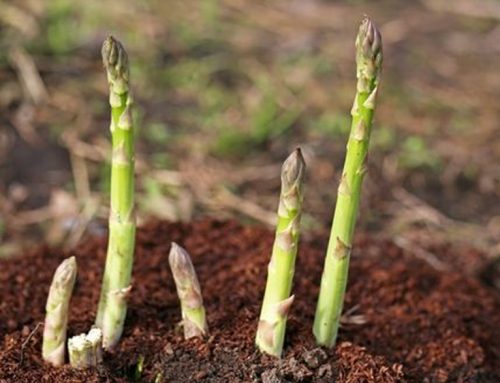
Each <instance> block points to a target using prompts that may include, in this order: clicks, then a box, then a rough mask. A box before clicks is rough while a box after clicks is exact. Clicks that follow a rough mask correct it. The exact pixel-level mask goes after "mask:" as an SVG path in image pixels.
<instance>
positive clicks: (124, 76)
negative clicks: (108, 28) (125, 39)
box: [101, 36, 129, 94]
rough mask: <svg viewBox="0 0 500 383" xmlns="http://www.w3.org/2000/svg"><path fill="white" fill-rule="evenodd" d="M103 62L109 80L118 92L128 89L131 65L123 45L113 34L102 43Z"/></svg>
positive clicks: (121, 92)
mask: <svg viewBox="0 0 500 383" xmlns="http://www.w3.org/2000/svg"><path fill="white" fill-rule="evenodd" d="M101 54H102V62H103V64H104V68H105V69H106V72H107V75H108V81H109V83H110V85H111V87H112V88H113V91H114V92H115V93H117V94H123V93H125V92H127V91H128V81H129V65H128V55H127V52H126V51H125V48H123V45H122V44H121V43H120V42H119V41H118V40H116V39H115V38H114V37H113V36H109V37H108V38H107V39H106V40H105V41H104V43H103V44H102V50H101Z"/></svg>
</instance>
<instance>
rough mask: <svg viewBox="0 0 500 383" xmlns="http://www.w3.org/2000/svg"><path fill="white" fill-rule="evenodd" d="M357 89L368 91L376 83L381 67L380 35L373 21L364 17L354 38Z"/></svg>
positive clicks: (374, 86)
mask: <svg viewBox="0 0 500 383" xmlns="http://www.w3.org/2000/svg"><path fill="white" fill-rule="evenodd" d="M356 65H357V78H358V91H359V92H368V93H370V92H371V91H372V88H376V86H377V85H378V77H379V72H380V69H381V67H382V36H381V35H380V32H379V30H378V29H377V27H376V26H375V23H373V21H372V20H371V19H370V18H368V17H365V18H364V19H363V21H362V22H361V25H360V27H359V31H358V36H357V38H356Z"/></svg>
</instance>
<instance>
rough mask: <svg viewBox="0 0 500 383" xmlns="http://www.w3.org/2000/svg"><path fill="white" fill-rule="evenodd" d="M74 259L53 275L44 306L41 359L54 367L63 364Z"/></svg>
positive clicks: (66, 260)
mask: <svg viewBox="0 0 500 383" xmlns="http://www.w3.org/2000/svg"><path fill="white" fill-rule="evenodd" d="M76 271H77V265H76V259H75V257H70V258H67V259H65V260H64V261H63V262H62V263H61V264H60V265H59V267H58V268H57V269H56V271H55V273H54V277H53V279H52V284H51V285H50V290H49V296H48V298H47V304H46V306H45V310H46V315H45V327H44V331H43V346H42V356H43V359H44V360H45V361H47V362H49V363H51V364H53V365H54V366H61V365H63V364H64V354H65V344H66V329H67V325H68V308H69V301H70V299H71V294H72V292H73V286H74V285H75V280H76Z"/></svg>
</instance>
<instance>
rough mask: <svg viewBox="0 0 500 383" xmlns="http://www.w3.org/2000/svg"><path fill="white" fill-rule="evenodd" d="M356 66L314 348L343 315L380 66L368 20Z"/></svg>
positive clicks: (332, 336)
mask: <svg viewBox="0 0 500 383" xmlns="http://www.w3.org/2000/svg"><path fill="white" fill-rule="evenodd" d="M356 64H357V92H356V96H355V99H354V105H353V107H352V110H351V115H352V125H351V133H350V136H349V141H348V143H347V154H346V159H345V163H344V170H343V173H342V179H341V181H340V184H339V187H338V193H337V203H336V207H335V213H334V216H333V224H332V229H331V234H330V240H329V243H328V249H327V252H326V259H325V265H324V268H323V276H322V278H321V288H320V293H319V298H318V303H317V308H316V316H315V320H314V330H313V331H314V335H315V337H316V341H317V343H318V344H320V345H324V346H328V347H333V346H334V345H335V341H336V338H337V332H338V327H339V321H340V316H341V313H342V305H343V302H344V293H345V289H346V284H347V273H348V268H349V258H350V252H351V246H352V238H353V232H354V227H355V224H356V218H357V213H358V206H359V199H360V194H361V184H362V181H363V176H364V174H365V173H366V159H367V152H368V143H369V140H370V133H371V128H372V118H373V112H374V109H375V97H376V95H377V89H378V84H379V77H380V69H381V65H382V38H381V36H380V32H379V31H378V30H377V28H376V26H375V25H374V23H373V22H372V21H371V20H370V19H369V18H365V19H364V20H363V22H362V23H361V26H360V28H359V32H358V36H357V39H356Z"/></svg>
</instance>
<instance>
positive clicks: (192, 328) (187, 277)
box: [168, 242, 208, 339]
mask: <svg viewBox="0 0 500 383" xmlns="http://www.w3.org/2000/svg"><path fill="white" fill-rule="evenodd" d="M168 262H169V264H170V269H171V270H172V275H173V277H174V281H175V286H176V289H177V295H178V296H179V300H180V302H181V310H182V324H183V327H184V337H185V338H186V339H189V338H192V337H197V336H203V335H205V334H206V333H207V331H208V327H207V322H206V318H205V308H204V306H203V297H202V295H201V288H200V283H199V282H198V277H197V276H196V271H195V270H194V266H193V263H192V262H191V257H190V256H189V254H188V252H187V251H186V250H184V249H183V248H182V247H180V246H179V245H177V244H176V243H175V242H172V247H171V249H170V255H169V257H168Z"/></svg>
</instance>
